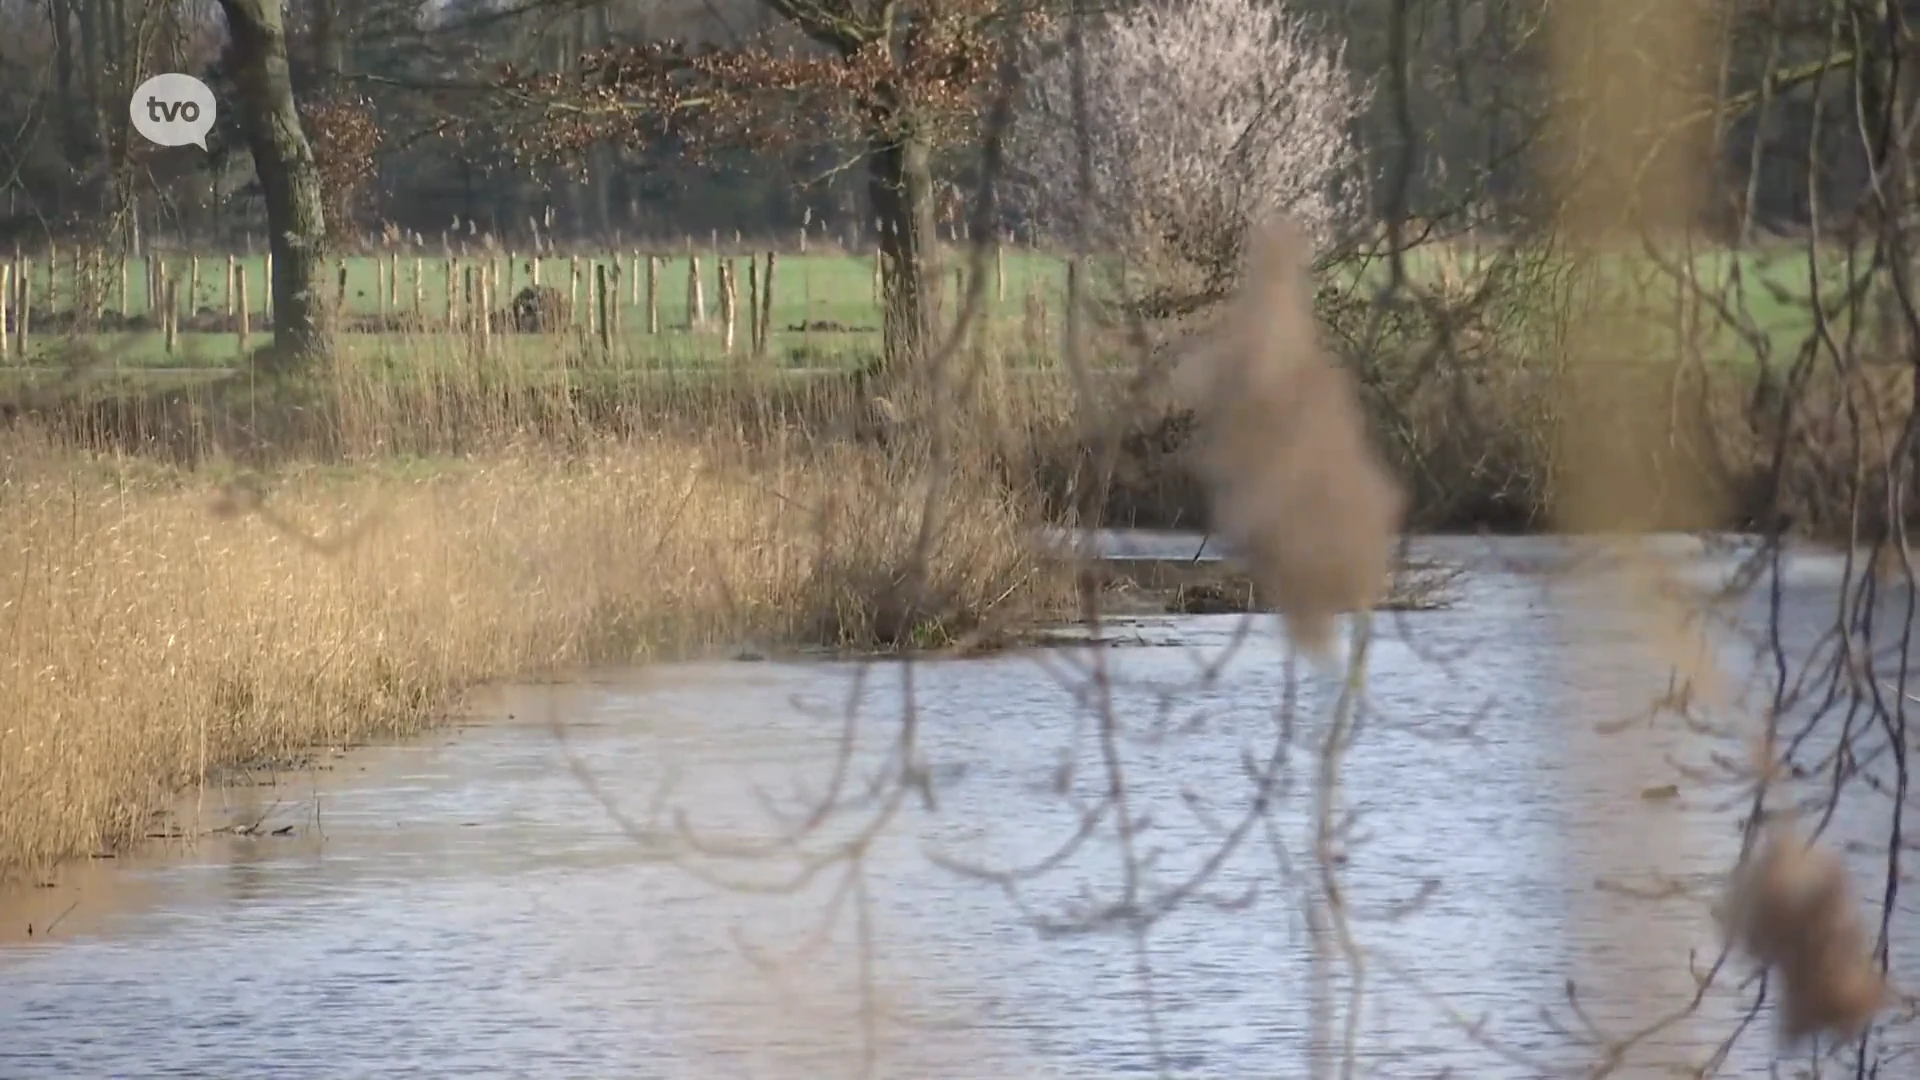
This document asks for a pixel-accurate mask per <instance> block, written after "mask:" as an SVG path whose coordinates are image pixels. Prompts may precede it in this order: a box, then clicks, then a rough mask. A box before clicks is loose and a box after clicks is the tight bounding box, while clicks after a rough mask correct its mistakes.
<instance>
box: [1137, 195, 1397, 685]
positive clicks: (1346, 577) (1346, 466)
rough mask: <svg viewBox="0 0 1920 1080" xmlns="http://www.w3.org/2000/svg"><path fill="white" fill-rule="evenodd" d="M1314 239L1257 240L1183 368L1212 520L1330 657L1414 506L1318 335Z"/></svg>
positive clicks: (1290, 231) (1182, 387) (1279, 229)
mask: <svg viewBox="0 0 1920 1080" xmlns="http://www.w3.org/2000/svg"><path fill="white" fill-rule="evenodd" d="M1311 254H1312V249H1311V246H1310V244H1309V242H1308V240H1307V237H1306V235H1305V234H1304V233H1303V232H1302V231H1301V230H1300V229H1299V228H1298V227H1297V226H1295V225H1293V224H1292V223H1290V222H1282V223H1278V224H1274V225H1270V226H1267V227H1266V228H1265V229H1264V230H1263V232H1262V234H1261V235H1260V236H1258V237H1256V238H1255V240H1254V242H1253V243H1252V245H1251V253H1250V258H1249V260H1248V265H1247V269H1246V274H1245V277H1244V278H1243V280H1242V284H1241V287H1240V292H1239V294H1238V295H1237V296H1236V297H1234V299H1233V300H1232V301H1231V302H1230V304H1229V305H1228V308H1227V311H1226V312H1225V314H1224V316H1223V319H1222V322H1221V325H1220V326H1219V327H1218V329H1217V332H1216V334H1215V335H1214V336H1213V338H1212V340H1210V341H1209V342H1207V343H1206V344H1205V345H1204V346H1203V347H1201V348H1199V349H1196V350H1194V351H1193V352H1192V353H1190V354H1189V355H1188V356H1187V357H1186V358H1185V359H1184V360H1183V361H1182V364H1181V368H1180V370H1178V371H1177V372H1176V374H1175V378H1176V384H1177V386H1178V390H1179V392H1180V393H1181V395H1182V396H1183V397H1186V398H1187V399H1188V400H1190V401H1192V402H1193V405H1194V411H1195V415H1196V417H1197V419H1198V421H1199V425H1200V437H1199V447H1198V453H1197V455H1196V468H1197V471H1198V472H1199V474H1200V476H1201V479H1202V481H1203V483H1204V484H1205V486H1206V488H1207V492H1208V499H1209V503H1210V505H1211V507H1212V511H1213V525H1214V528H1216V529H1217V530H1218V531H1219V532H1220V533H1221V535H1222V536H1223V537H1225V538H1226V539H1227V540H1228V541H1230V542H1231V543H1232V545H1233V546H1234V547H1235V549H1236V550H1238V551H1241V552H1243V553H1244V554H1245V558H1246V559H1247V561H1248V563H1249V564H1250V567H1251V569H1252V572H1253V574H1254V577H1255V579H1256V581H1258V582H1259V583H1260V585H1261V587H1262V588H1263V589H1264V590H1265V591H1266V593H1267V595H1270V596H1272V597H1273V598H1274V602H1275V605H1276V607H1277V608H1278V610H1279V611H1280V613H1281V614H1282V615H1283V616H1284V617H1285V618H1286V620H1287V624H1288V628H1289V630H1290V631H1291V633H1292V635H1293V637H1294V639H1295V640H1296V641H1297V642H1298V643H1299V644H1300V645H1301V647H1302V648H1304V649H1305V650H1307V651H1308V652H1311V653H1315V654H1319V655H1322V656H1325V655H1327V654H1328V653H1329V652H1330V650H1331V648H1332V644H1333V617H1334V616H1335V615H1337V614H1340V613H1342V612H1347V611H1360V610H1367V609H1370V608H1371V607H1372V606H1373V605H1374V604H1375V603H1376V602H1377V601H1378V600H1379V598H1380V595H1381V593H1382V591H1383V590H1384V589H1385V587H1386V582H1387V574H1388V571H1389V568H1390V565H1391V556H1392V551H1393V544H1394V538H1395V534H1396V533H1397V532H1398V530H1399V526H1400V521H1401V515H1402V513H1403V510H1404V498H1403V496H1402V495H1401V492H1400V488H1399V485H1398V483H1397V482H1396V481H1395V480H1394V479H1393V477H1392V476H1391V475H1390V474H1389V473H1388V472H1387V470H1386V468H1385V466H1384V465H1383V464H1382V463H1381V461H1380V459H1379V457H1378V455H1377V454H1376V453H1375V451H1374V449H1373V448H1372V447H1371V446H1370V445H1369V443H1368V437H1367V426H1366V420H1365V417H1364V416H1363V414H1362V413H1361V410H1360V404H1359V400H1358V398H1357V396H1356V394H1355V391H1354V388H1353V385H1352V381H1351V379H1350V378H1349V376H1348V375H1347V373H1346V372H1345V371H1343V370H1341V369H1340V368H1339V367H1337V366H1336V365H1335V364H1334V363H1332V362H1331V361H1330V360H1329V359H1328V357H1327V356H1326V354H1325V352H1324V351H1323V350H1322V348H1321V346H1320V343H1319V330H1318V327H1317V324H1316V321H1315V315H1314V311H1313V290H1312V283H1311V279H1310V277H1309V258H1310V256H1311Z"/></svg>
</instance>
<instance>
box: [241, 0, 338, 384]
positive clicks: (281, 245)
mask: <svg viewBox="0 0 1920 1080" xmlns="http://www.w3.org/2000/svg"><path fill="white" fill-rule="evenodd" d="M220 8H221V10H222V11H224V12H225V13H226V16H227V29H228V32H229V34H230V35H231V37H230V39H229V42H228V46H227V54H226V65H225V66H226V69H227V72H228V74H229V75H230V76H231V77H232V79H233V82H234V85H235V86H236V87H237V88H238V89H239V102H238V104H239V114H240V124H241V127H242V129H243V130H244V131H245V132H246V137H247V147H248V149H249V150H251V151H252V153H253V167H254V170H255V172H256V173H257V174H258V175H259V178H260V190H261V193H262V195H263V196H264V198H265V201H266V212H267V224H268V234H267V235H268V243H269V245H270V246H271V248H272V251H273V341H274V347H275V349H276V351H278V352H279V353H280V354H281V356H282V357H283V358H284V359H288V360H294V359H307V358H311V357H313V356H315V355H317V354H318V353H319V352H320V350H321V348H322V346H323V341H324V335H323V328H322V325H321V306H320V305H321V299H320V298H321V292H320V278H321V270H322V267H323V265H324V262H323V260H324V258H325V246H326V222H325V216H324V214H323V212H322V209H321V198H322V189H321V184H320V170H319V166H318V165H317V164H316V163H315V161H314V156H313V147H312V146H311V145H309V144H308V142H307V136H306V132H305V131H304V130H303V129H302V128H301V126H300V110H299V109H298V107H297V106H296V104H295V102H294V97H293V79H292V74H291V72H290V71H289V70H288V66H287V36H286V29H285V25H284V23H283V22H282V18H281V10H280V0H220Z"/></svg>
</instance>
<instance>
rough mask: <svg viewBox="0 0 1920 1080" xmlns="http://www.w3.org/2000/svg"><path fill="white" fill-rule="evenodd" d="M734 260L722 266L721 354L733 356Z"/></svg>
mask: <svg viewBox="0 0 1920 1080" xmlns="http://www.w3.org/2000/svg"><path fill="white" fill-rule="evenodd" d="M733 275H734V268H733V260H731V259H729V260H727V261H726V262H724V263H721V264H720V352H721V354H722V355H724V356H732V355H733V324H734V290H733Z"/></svg>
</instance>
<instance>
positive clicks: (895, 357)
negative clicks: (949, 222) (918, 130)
mask: <svg viewBox="0 0 1920 1080" xmlns="http://www.w3.org/2000/svg"><path fill="white" fill-rule="evenodd" d="M867 169H868V171H867V176H868V198H869V199H870V200H871V202H872V204H873V216H874V219H875V224H876V226H877V227H878V228H879V230H880V258H881V279H880V295H881V302H882V325H883V327H884V334H883V339H884V342H885V355H884V360H885V363H886V365H887V366H888V367H889V368H894V369H896V370H898V369H901V368H903V367H905V366H907V365H911V364H913V363H915V362H917V361H919V360H921V359H924V357H925V353H926V351H927V349H928V348H929V347H930V343H931V341H932V336H933V335H932V333H931V331H932V321H933V320H932V319H931V317H930V314H931V313H930V311H929V306H930V305H929V300H930V299H931V296H930V295H929V293H928V286H929V284H930V283H933V282H937V280H938V278H937V277H936V275H935V274H934V273H933V272H932V271H931V269H930V268H929V266H928V263H929V255H930V252H931V248H932V245H933V243H934V240H935V237H934V231H933V230H934V220H933V179H932V172H931V169H930V167H929V162H928V151H927V145H926V143H925V142H924V141H923V140H921V139H920V138H918V137H916V136H915V135H913V134H912V133H908V134H906V135H898V134H882V135H877V136H875V138H874V139H873V141H872V144H871V157H870V158H869V162H868V167H867Z"/></svg>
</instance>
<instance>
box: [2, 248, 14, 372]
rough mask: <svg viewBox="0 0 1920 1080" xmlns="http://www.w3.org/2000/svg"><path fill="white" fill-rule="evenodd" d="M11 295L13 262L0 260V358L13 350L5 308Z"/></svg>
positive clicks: (4, 357)
mask: <svg viewBox="0 0 1920 1080" xmlns="http://www.w3.org/2000/svg"><path fill="white" fill-rule="evenodd" d="M12 297H13V264H11V263H4V262H0V360H5V359H6V358H7V354H8V353H10V352H12V351H13V340H12V338H11V337H10V331H11V330H12V329H13V328H12V327H11V326H10V325H8V320H7V308H8V307H9V306H10V305H9V304H8V303H7V301H8V300H10V299H12Z"/></svg>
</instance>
